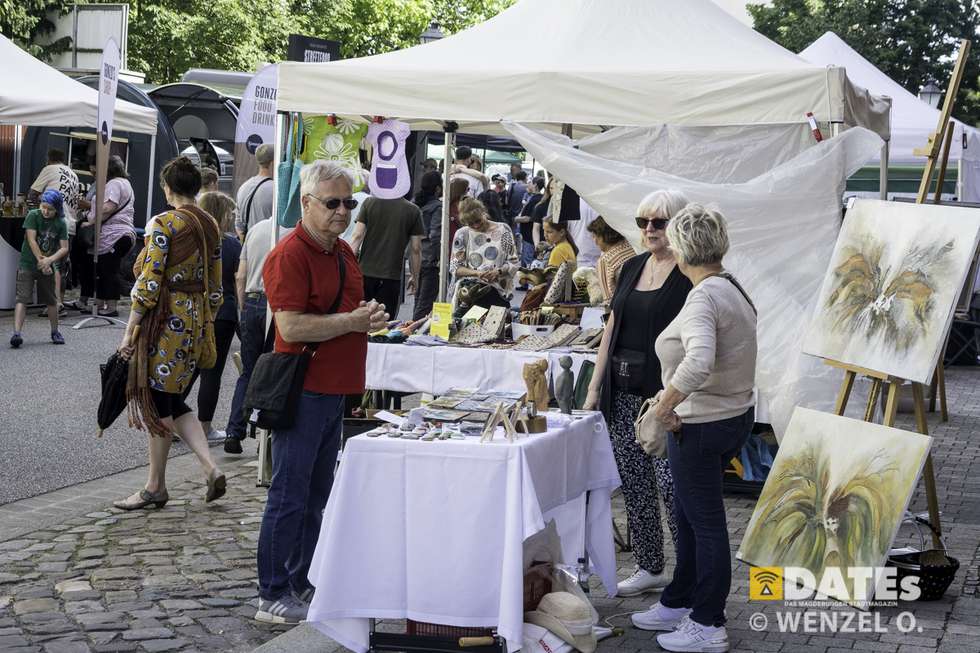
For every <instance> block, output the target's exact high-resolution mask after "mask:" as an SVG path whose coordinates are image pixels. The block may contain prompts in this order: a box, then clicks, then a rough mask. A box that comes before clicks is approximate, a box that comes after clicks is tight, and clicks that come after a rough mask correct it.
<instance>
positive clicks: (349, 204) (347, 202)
mask: <svg viewBox="0 0 980 653" xmlns="http://www.w3.org/2000/svg"><path fill="white" fill-rule="evenodd" d="M306 196H307V197H312V198H313V199H315V200H316V201H317V202H319V203H320V204H323V205H324V206H325V207H327V208H328V209H330V210H331V211H334V210H336V209H337V208H338V207H339V206H340V204H341V203H343V205H344V206H345V207H346V208H347V210H348V211H353V210H354V209H356V208H357V200H356V199H354V198H353V197H345V198H344V199H340V198H339V197H331V198H330V199H328V200H322V199H320V198H319V197H317V196H316V195H314V194H313V193H307V194H306Z"/></svg>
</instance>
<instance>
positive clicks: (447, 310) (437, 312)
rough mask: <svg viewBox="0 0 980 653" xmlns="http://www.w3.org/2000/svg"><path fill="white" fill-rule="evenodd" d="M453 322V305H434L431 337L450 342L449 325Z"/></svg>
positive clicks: (430, 328) (430, 329)
mask: <svg viewBox="0 0 980 653" xmlns="http://www.w3.org/2000/svg"><path fill="white" fill-rule="evenodd" d="M452 322H453V305H452V304H443V303H440V302H436V303H435V304H433V305H432V324H431V325H429V335H430V336H439V337H440V338H442V339H443V340H449V325H450V324H452Z"/></svg>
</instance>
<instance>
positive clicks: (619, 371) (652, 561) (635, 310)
mask: <svg viewBox="0 0 980 653" xmlns="http://www.w3.org/2000/svg"><path fill="white" fill-rule="evenodd" d="M686 204H687V198H686V197H684V195H683V194H681V193H680V192H678V191H668V190H661V191H656V192H654V193H651V194H650V195H648V196H647V197H646V198H644V200H643V201H642V202H641V203H640V206H639V208H638V209H637V216H638V217H637V218H636V221H637V226H639V227H640V229H641V231H642V234H643V235H642V238H643V246H644V247H645V248H646V250H647V251H646V253H644V254H640V255H639V256H635V257H633V258H631V259H630V260H629V261H627V262H626V264H625V265H623V269H622V271H621V272H620V275H619V282H618V283H617V284H616V292H615V293H614V294H613V297H612V303H611V309H612V311H611V313H610V314H609V320H608V321H607V322H606V329H605V332H604V333H603V334H602V343H601V344H600V345H599V353H598V356H597V358H596V369H595V372H594V373H593V376H592V383H591V384H590V385H589V396H588V398H587V399H586V403H585V408H587V409H596V408H598V409H599V410H601V411H602V412H603V414H604V415H605V417H606V421H607V422H608V424H609V431H610V436H611V438H612V445H613V453H614V455H615V457H616V466H617V467H618V468H619V475H620V477H621V479H622V481H623V497H624V499H625V503H626V516H627V519H628V521H629V526H630V533H631V536H632V541H633V556H634V557H635V558H636V571H635V572H634V573H633V575H632V576H630V577H629V578H627V579H626V580H624V581H622V582H621V583H619V586H618V594H619V596H636V595H639V594H643V593H644V592H648V591H650V590H654V589H662V588H663V587H665V586H666V585H667V583H668V582H669V580H670V579H669V578H667V577H666V575H665V574H664V573H663V572H664V543H663V535H662V534H663V528H662V527H661V523H660V499H662V500H663V502H664V505H665V507H666V513H667V525H668V526H669V528H670V532H671V535H672V537H673V539H674V541H675V542H676V541H677V524H676V522H675V521H674V516H673V493H674V491H673V485H674V483H673V479H672V478H671V475H670V467H669V465H668V464H667V461H666V460H662V459H660V458H654V457H652V456H648V455H647V454H646V453H644V451H643V449H642V448H641V447H640V445H639V444H637V442H636V434H635V432H634V429H633V420H634V419H635V418H636V415H637V413H638V412H639V410H640V406H641V405H642V404H643V401H644V399H646V398H648V397H652V396H653V395H655V394H657V392H658V391H660V390H661V389H662V385H661V380H660V376H661V374H660V361H659V360H657V354H656V352H654V348H653V347H654V342H655V341H656V340H657V336H658V335H660V332H661V331H663V330H664V328H665V327H666V326H667V325H668V324H670V323H671V322H672V321H673V319H674V318H675V317H677V314H678V313H680V310H681V308H682V307H683V306H684V302H685V300H686V299H687V293H688V292H690V290H691V282H690V281H689V280H688V279H687V277H685V276H684V275H683V274H681V272H680V270H678V269H677V264H676V263H675V261H674V257H673V254H671V252H670V250H669V249H668V247H667V235H666V232H665V228H666V226H667V222H668V221H669V220H670V218H671V217H672V216H673V215H675V214H677V213H678V212H679V211H680V210H681V209H683V208H684V206H685V205H686ZM658 495H659V499H658Z"/></svg>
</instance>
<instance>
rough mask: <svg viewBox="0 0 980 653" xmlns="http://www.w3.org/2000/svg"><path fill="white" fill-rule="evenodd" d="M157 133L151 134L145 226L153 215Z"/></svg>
mask: <svg viewBox="0 0 980 653" xmlns="http://www.w3.org/2000/svg"><path fill="white" fill-rule="evenodd" d="M156 157H157V135H156V132H154V133H153V135H152V136H150V165H149V166H148V167H147V174H146V178H147V180H146V221H145V222H143V226H144V227H145V226H146V225H148V224H149V223H150V218H152V217H153V186H154V184H153V182H154V181H155V180H156V174H155V170H154V169H155V168H156V163H157V158H156Z"/></svg>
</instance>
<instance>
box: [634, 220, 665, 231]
mask: <svg viewBox="0 0 980 653" xmlns="http://www.w3.org/2000/svg"><path fill="white" fill-rule="evenodd" d="M634 219H635V220H636V226H637V227H639V228H640V229H642V230H644V231H646V228H647V225H649V224H651V223H652V224H653V228H654V229H658V230H663V229H666V228H667V223H668V222H670V218H641V217H639V216H637V217H636V218H634Z"/></svg>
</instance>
